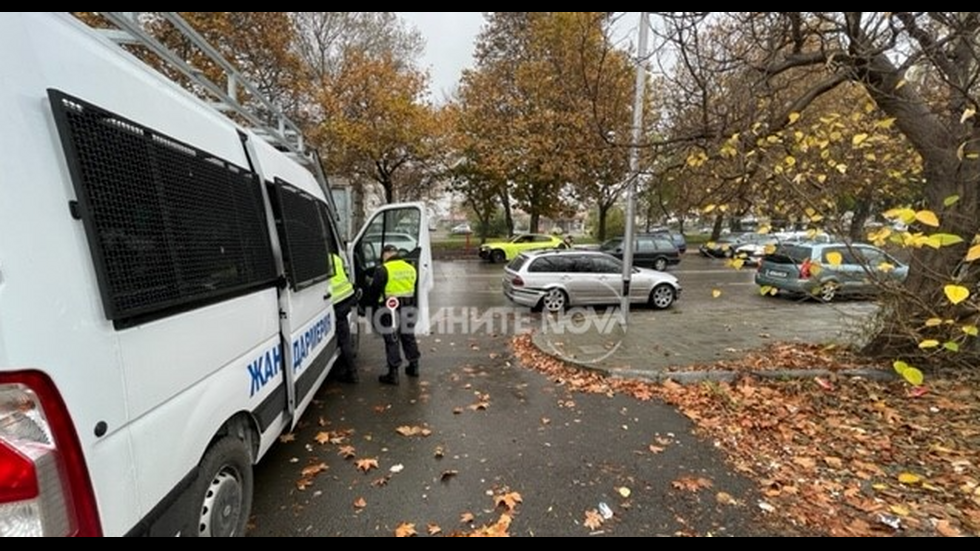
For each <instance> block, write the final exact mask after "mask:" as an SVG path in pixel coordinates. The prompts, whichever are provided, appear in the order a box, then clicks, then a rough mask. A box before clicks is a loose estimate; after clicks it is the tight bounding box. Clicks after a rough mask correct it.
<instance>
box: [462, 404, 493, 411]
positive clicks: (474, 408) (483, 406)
mask: <svg viewBox="0 0 980 551" xmlns="http://www.w3.org/2000/svg"><path fill="white" fill-rule="evenodd" d="M466 407H467V408H469V409H470V411H485V410H486V409H487V408H488V407H490V402H477V403H475V404H470V405H469V406H466Z"/></svg>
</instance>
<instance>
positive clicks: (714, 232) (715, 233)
mask: <svg viewBox="0 0 980 551" xmlns="http://www.w3.org/2000/svg"><path fill="white" fill-rule="evenodd" d="M724 222H725V215H724V214H722V213H720V212H719V213H718V214H716V215H715V224H714V226H713V227H712V228H711V240H712V241H718V239H719V238H721V227H722V224H724Z"/></svg>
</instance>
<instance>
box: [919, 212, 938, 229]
mask: <svg viewBox="0 0 980 551" xmlns="http://www.w3.org/2000/svg"><path fill="white" fill-rule="evenodd" d="M915 219H916V220H918V221H919V222H922V223H923V224H925V225H927V226H932V227H934V228H938V227H939V217H938V216H936V213H934V212H932V211H931V210H920V211H919V212H917V213H915Z"/></svg>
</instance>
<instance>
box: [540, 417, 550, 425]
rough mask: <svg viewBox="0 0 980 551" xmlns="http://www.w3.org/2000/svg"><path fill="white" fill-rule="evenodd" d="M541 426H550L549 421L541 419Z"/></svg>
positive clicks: (544, 418) (545, 418)
mask: <svg viewBox="0 0 980 551" xmlns="http://www.w3.org/2000/svg"><path fill="white" fill-rule="evenodd" d="M541 424H542V425H550V424H551V419H548V418H547V417H542V418H541Z"/></svg>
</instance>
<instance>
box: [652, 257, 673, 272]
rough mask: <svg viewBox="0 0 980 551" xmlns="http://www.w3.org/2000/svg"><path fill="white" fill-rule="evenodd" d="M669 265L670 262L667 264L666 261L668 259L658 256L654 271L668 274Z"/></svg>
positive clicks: (654, 262) (654, 263)
mask: <svg viewBox="0 0 980 551" xmlns="http://www.w3.org/2000/svg"><path fill="white" fill-rule="evenodd" d="M669 264H670V263H669V262H667V259H666V258H664V257H662V256H658V257H657V258H656V259H655V260H654V261H653V269H654V270H657V271H658V272H666V271H667V266H668V265H669Z"/></svg>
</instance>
